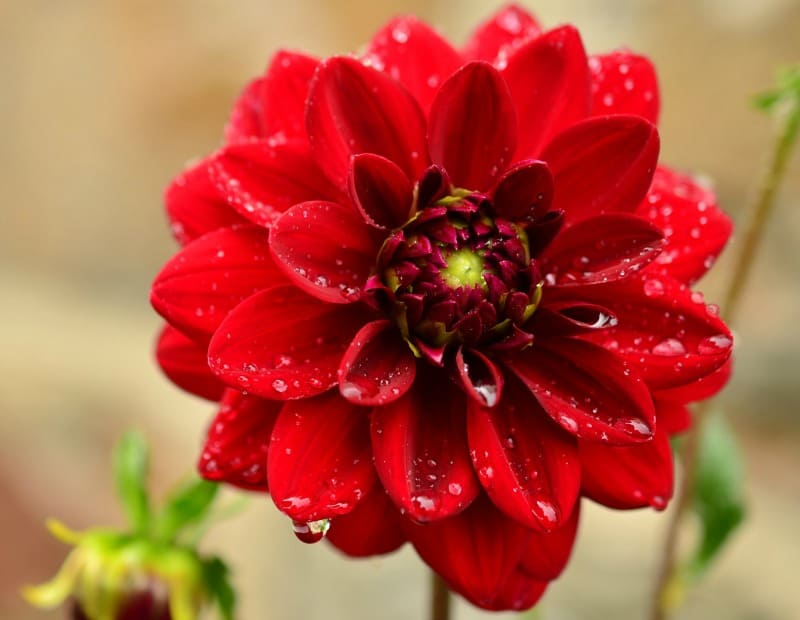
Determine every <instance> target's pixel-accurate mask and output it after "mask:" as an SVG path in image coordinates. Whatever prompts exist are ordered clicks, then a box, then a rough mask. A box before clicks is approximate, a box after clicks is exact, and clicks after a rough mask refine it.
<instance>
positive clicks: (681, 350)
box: [653, 338, 686, 357]
mask: <svg viewBox="0 0 800 620" xmlns="http://www.w3.org/2000/svg"><path fill="white" fill-rule="evenodd" d="M685 353H686V347H685V346H683V343H682V342H681V341H680V340H678V339H677V338H666V339H664V340H662V341H661V342H659V343H658V344H657V345H655V346H654V347H653V355H663V356H665V357H673V356H676V355H684V354H685Z"/></svg>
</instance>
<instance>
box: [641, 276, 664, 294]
mask: <svg viewBox="0 0 800 620" xmlns="http://www.w3.org/2000/svg"><path fill="white" fill-rule="evenodd" d="M644 294H645V295H647V296H648V297H659V296H661V295H663V294H664V283H663V282H661V280H645V283H644Z"/></svg>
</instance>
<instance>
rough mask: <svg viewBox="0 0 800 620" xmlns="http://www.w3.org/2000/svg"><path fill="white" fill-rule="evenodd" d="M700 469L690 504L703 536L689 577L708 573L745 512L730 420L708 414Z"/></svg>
mask: <svg viewBox="0 0 800 620" xmlns="http://www.w3.org/2000/svg"><path fill="white" fill-rule="evenodd" d="M699 441H700V446H699V454H698V460H697V473H696V477H695V481H694V489H693V493H692V497H691V507H692V509H693V510H694V512H695V513H696V514H697V516H698V518H699V520H700V526H701V531H700V539H699V541H698V544H697V547H696V549H695V550H694V552H693V553H692V555H691V556H690V557H689V559H688V560H687V562H686V564H685V566H684V570H685V574H686V576H687V577H689V578H692V579H697V578H699V577H701V576H702V575H703V573H705V571H706V570H707V569H708V567H709V566H710V565H711V563H712V561H713V560H714V558H716V557H717V555H718V554H719V552H720V551H721V550H722V549H723V547H724V546H725V543H726V542H727V541H728V539H729V538H730V536H731V534H732V533H733V532H734V531H735V530H736V528H737V527H738V526H739V524H740V523H741V522H742V520H743V519H744V516H745V507H744V468H743V466H742V461H741V456H740V454H739V449H738V447H737V445H736V442H735V440H734V436H733V433H732V432H731V429H730V427H729V426H728V423H727V422H726V421H725V419H724V417H723V416H722V415H719V414H712V415H710V416H709V417H708V419H707V420H706V422H705V424H704V425H703V427H702V432H701V435H700V437H699Z"/></svg>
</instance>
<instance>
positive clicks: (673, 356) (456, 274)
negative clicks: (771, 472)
mask: <svg viewBox="0 0 800 620" xmlns="http://www.w3.org/2000/svg"><path fill="white" fill-rule="evenodd" d="M658 112H659V95H658V86H657V82H656V75H655V72H654V69H653V67H652V65H651V63H650V62H649V61H648V60H647V59H646V58H645V57H643V56H640V55H636V54H634V53H632V52H628V51H616V52H612V53H609V54H601V55H597V56H587V55H586V52H585V51H584V47H583V44H582V42H581V38H580V36H579V34H578V31H577V30H576V29H575V28H573V27H572V26H562V27H558V28H555V29H552V30H548V31H543V30H542V29H541V28H540V26H539V25H538V23H537V22H536V21H535V19H534V18H533V17H532V16H530V15H529V14H527V13H526V12H525V11H523V10H522V9H520V8H518V7H514V6H511V7H508V8H505V9H503V10H501V11H500V12H499V13H497V14H496V15H495V16H493V17H492V18H490V19H489V20H488V21H487V22H485V23H484V24H482V25H481V26H480V27H478V29H477V30H476V31H475V33H474V34H473V35H472V37H471V38H470V40H469V41H468V42H467V44H466V45H465V46H464V47H463V48H462V49H461V50H458V49H456V48H454V47H453V46H451V45H450V44H449V43H448V42H447V41H445V40H444V39H443V38H441V37H440V36H439V35H438V34H437V33H435V32H434V31H433V30H432V29H431V28H429V27H428V26H427V25H426V24H424V23H423V22H420V21H418V20H416V19H414V18H411V17H407V18H399V19H395V20H393V21H391V22H389V23H388V24H387V25H386V26H385V27H384V28H383V29H381V30H380V31H379V32H378V33H377V34H376V35H375V37H374V38H373V39H372V40H371V41H370V43H369V45H368V46H367V47H366V49H365V50H363V51H362V52H361V53H359V54H358V55H354V56H335V57H332V58H326V59H323V60H318V59H316V58H312V57H309V56H306V55H303V54H300V53H295V52H285V51H283V52H279V53H278V54H276V56H275V57H274V58H273V60H272V62H271V63H270V65H269V67H268V69H267V71H266V73H265V75H264V76H262V77H260V78H257V79H256V80H254V81H253V82H251V83H250V84H249V85H248V86H247V87H246V88H245V90H244V92H243V93H242V95H241V96H240V97H239V99H238V100H237V102H236V104H235V106H234V110H233V113H232V116H231V118H230V121H229V123H228V125H227V129H226V132H225V145H224V146H223V147H222V148H221V149H220V150H219V151H218V152H217V153H214V154H213V155H211V156H210V157H208V158H206V159H203V160H202V161H200V162H199V163H197V164H195V165H194V166H192V167H191V168H189V169H188V170H187V171H185V172H184V173H183V174H181V175H180V176H179V177H178V178H177V179H175V180H174V181H173V183H172V184H171V185H170V187H169V188H168V190H167V193H166V203H167V211H168V214H169V217H170V220H171V222H172V227H173V231H174V233H175V236H176V237H177V239H178V241H179V242H180V243H181V244H182V245H183V248H182V249H181V250H180V251H179V252H178V254H176V255H175V257H173V258H172V259H171V260H170V261H169V262H168V263H167V264H166V266H165V267H164V268H163V270H162V271H161V273H160V274H159V275H158V277H157V278H156V280H155V283H154V285H153V290H152V302H153V305H154V307H155V308H156V310H157V311H158V312H159V313H160V314H161V315H162V316H163V317H164V318H165V319H166V320H167V322H168V324H169V325H168V326H167V327H166V328H165V329H164V331H163V332H162V335H161V338H160V340H159V346H158V357H159V361H160V363H161V365H162V367H163V368H164V370H165V372H166V373H167V375H168V376H169V377H171V378H172V379H173V380H174V381H175V382H176V383H177V384H178V385H180V386H181V387H183V388H184V389H186V390H188V391H190V392H193V393H195V394H198V395H200V396H203V397H206V398H210V399H212V400H219V401H220V410H219V413H218V415H217V417H216V418H215V420H214V422H213V423H212V425H211V427H210V430H209V433H208V438H207V442H206V445H205V448H204V450H203V453H202V455H201V457H200V462H199V468H200V471H201V473H202V474H203V475H204V476H205V477H207V478H209V479H213V480H221V481H225V482H228V483H230V484H232V485H236V486H239V487H242V488H246V489H252V490H258V491H265V492H266V491H268V492H269V493H270V495H271V497H272V499H273V501H274V502H275V504H276V506H277V507H278V509H279V510H281V511H282V512H284V513H285V514H286V515H287V516H288V517H289V518H290V519H292V520H293V521H294V523H295V529H296V532H297V533H298V536H299V537H301V538H303V539H305V540H309V541H313V540H318V539H319V538H321V537H322V536H323V535H324V534H325V533H326V531H327V530H328V528H329V531H328V532H327V534H328V535H327V538H328V539H329V540H330V541H331V543H332V544H334V545H335V546H336V547H338V548H339V549H341V550H342V551H343V552H344V553H346V554H348V555H351V556H368V555H373V554H379V553H386V552H389V551H392V550H394V549H396V548H397V547H399V546H400V545H402V544H403V543H405V542H406V541H408V542H410V543H411V544H412V545H413V546H414V548H415V549H416V550H417V552H418V553H419V555H420V556H421V557H422V559H423V560H424V561H425V562H426V563H428V564H429V565H430V566H431V568H432V569H433V570H435V571H436V572H438V573H439V574H440V575H441V576H442V577H443V578H444V579H445V581H446V582H447V583H448V585H449V586H450V587H451V588H452V589H453V590H455V591H457V592H459V593H461V594H462V595H463V596H465V597H466V598H467V599H468V600H470V601H471V602H473V603H474V604H476V605H479V606H481V607H484V608H488V609H524V608H527V607H530V606H531V605H533V604H534V603H535V602H536V601H537V600H538V598H539V597H540V596H541V594H542V593H543V591H544V589H545V588H546V586H547V584H548V583H549V582H550V581H551V580H552V579H554V578H555V577H557V576H558V574H559V573H560V572H561V570H562V569H563V567H564V565H565V564H566V562H567V559H568V557H569V554H570V551H571V547H572V543H573V540H574V537H575V532H576V529H577V523H578V513H579V503H580V501H579V500H580V498H581V497H582V496H585V497H588V498H590V499H592V500H594V501H597V502H600V503H602V504H605V505H607V506H610V507H613V508H620V509H629V508H640V507H645V506H652V507H655V508H657V509H662V508H664V506H665V505H666V503H667V501H668V499H669V497H670V495H671V492H672V455H671V452H670V448H669V443H668V437H669V434H670V433H674V432H678V431H680V430H682V429H684V428H685V427H686V425H687V424H688V423H689V418H688V415H687V412H686V404H687V403H688V402H691V401H694V400H699V399H702V398H707V397H708V396H709V395H711V394H713V393H714V392H715V391H717V390H718V389H720V388H721V387H722V385H724V383H725V381H726V380H727V376H728V374H729V357H730V353H731V346H732V340H731V334H730V331H729V330H728V328H727V326H726V325H725V324H724V323H723V321H722V320H721V319H720V318H719V317H718V316H717V311H716V309H715V307H714V306H709V305H706V303H705V302H704V300H703V297H702V295H701V294H700V293H698V292H693V291H692V290H691V288H690V286H691V285H692V284H693V283H694V282H695V281H696V280H697V279H698V278H699V277H700V276H702V275H703V274H704V273H705V272H706V270H707V269H708V268H709V267H710V266H711V264H712V263H713V261H714V259H715V258H716V256H717V254H718V253H719V252H720V251H721V250H722V248H723V246H724V245H725V243H726V241H727V239H728V237H729V235H730V232H731V225H730V222H729V220H728V218H727V217H726V216H725V215H724V214H723V213H722V211H721V210H720V209H719V208H718V207H717V205H716V200H715V198H714V196H713V194H712V193H711V192H710V191H709V190H708V189H706V188H704V187H702V186H701V185H699V184H698V183H697V182H696V181H695V180H693V179H692V178H691V177H688V176H685V175H682V174H680V173H677V172H675V171H673V170H671V169H668V168H666V167H663V166H660V165H659V164H658V151H659V138H658V132H657V130H656V127H655V123H656V121H657V117H658Z"/></svg>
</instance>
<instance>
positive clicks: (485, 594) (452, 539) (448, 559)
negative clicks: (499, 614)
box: [404, 496, 530, 607]
mask: <svg viewBox="0 0 800 620" xmlns="http://www.w3.org/2000/svg"><path fill="white" fill-rule="evenodd" d="M404 525H405V527H406V534H407V535H408V538H409V540H410V541H411V543H412V544H413V545H414V548H415V549H416V550H417V553H419V555H420V556H421V557H422V559H423V560H424V561H425V562H426V563H427V564H428V565H429V566H430V567H431V568H432V569H433V570H434V571H436V572H437V573H439V575H441V576H442V578H443V579H444V580H445V581H446V582H447V584H448V585H449V586H450V587H451V588H452V589H453V590H455V591H457V592H458V593H460V594H462V595H463V596H464V597H466V598H467V599H468V600H469V601H470V602H472V603H474V604H476V605H479V606H482V607H488V606H491V603H492V601H494V599H495V598H496V597H497V596H498V595H499V594H500V593H501V592H502V590H503V586H504V585H505V584H506V582H507V581H508V580H509V578H510V577H511V574H512V573H513V572H514V570H515V569H516V567H517V564H518V562H519V559H520V556H521V555H522V551H523V549H524V547H525V543H526V542H527V540H528V537H529V536H530V533H529V531H528V530H527V529H525V528H523V527H522V526H521V525H519V524H517V523H516V522H515V521H513V520H511V519H509V518H508V517H506V516H505V515H504V514H503V513H501V512H500V511H499V510H497V508H495V507H494V505H492V503H491V502H490V501H489V500H488V499H487V498H486V497H484V496H479V497H478V498H477V499H476V500H475V501H474V502H473V503H472V505H471V506H470V507H469V508H468V509H467V510H465V511H464V512H462V513H461V514H458V515H456V516H454V517H450V518H449V519H443V520H440V521H435V522H434V523H425V524H422V525H417V524H414V523H413V522H411V521H405V522H404Z"/></svg>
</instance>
